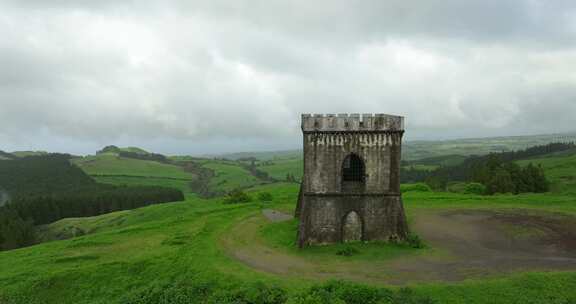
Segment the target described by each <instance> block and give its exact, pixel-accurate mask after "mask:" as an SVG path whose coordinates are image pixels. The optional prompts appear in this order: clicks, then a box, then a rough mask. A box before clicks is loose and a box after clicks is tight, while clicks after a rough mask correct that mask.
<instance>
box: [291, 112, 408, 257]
mask: <svg viewBox="0 0 576 304" xmlns="http://www.w3.org/2000/svg"><path fill="white" fill-rule="evenodd" d="M302 132H303V138H304V176H303V179H302V184H301V188H300V193H299V198H298V205H297V208H296V216H297V217H298V218H299V219H300V224H299V228H298V244H299V246H300V247H304V246H307V245H315V244H330V243H336V242H349V241H387V240H390V239H403V238H405V237H406V235H407V232H408V229H407V224H406V218H405V214H404V208H403V205H402V197H401V194H400V178H399V173H400V155H401V147H402V136H403V134H404V118H403V117H400V116H393V115H387V114H375V115H373V114H362V115H360V114H338V115H335V114H328V115H322V114H314V115H311V114H303V115H302Z"/></svg>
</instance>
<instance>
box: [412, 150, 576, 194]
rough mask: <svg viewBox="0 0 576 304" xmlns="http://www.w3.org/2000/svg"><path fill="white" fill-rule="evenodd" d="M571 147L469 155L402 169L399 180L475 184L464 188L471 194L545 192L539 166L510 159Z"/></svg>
mask: <svg viewBox="0 0 576 304" xmlns="http://www.w3.org/2000/svg"><path fill="white" fill-rule="evenodd" d="M571 150H574V151H576V145H574V144H565V143H551V144H548V145H541V146H535V147H531V148H527V149H524V150H520V151H513V152H502V153H492V154H489V155H484V156H470V157H468V158H466V159H465V160H464V161H462V162H461V163H459V164H457V165H453V166H442V167H440V168H438V169H435V170H431V171H426V170H417V169H414V168H413V167H411V168H409V169H402V170H401V181H402V182H403V183H408V182H410V183H416V182H425V183H426V184H428V185H429V186H430V188H432V189H433V190H435V191H446V190H450V189H449V188H451V185H452V184H453V183H454V182H461V183H464V184H470V183H476V184H474V185H470V186H469V189H468V190H465V191H464V192H468V193H474V194H480V193H482V194H494V193H515V194H518V193H524V192H537V193H539V192H546V191H548V189H549V183H548V181H547V180H546V177H545V175H544V172H543V169H542V168H541V167H539V166H534V165H532V164H530V165H528V166H526V167H524V168H522V167H520V166H518V165H517V164H515V163H514V161H517V160H520V159H526V158H531V157H538V156H542V155H546V154H550V153H557V152H564V151H571ZM464 184H463V185H464ZM479 184H480V185H479ZM458 192H462V191H458Z"/></svg>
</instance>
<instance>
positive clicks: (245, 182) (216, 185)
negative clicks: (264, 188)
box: [199, 160, 264, 194]
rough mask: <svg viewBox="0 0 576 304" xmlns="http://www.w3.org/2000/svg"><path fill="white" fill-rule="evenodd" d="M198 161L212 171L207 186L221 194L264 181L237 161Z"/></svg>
mask: <svg viewBox="0 0 576 304" xmlns="http://www.w3.org/2000/svg"><path fill="white" fill-rule="evenodd" d="M199 163H200V164H201V165H202V166H203V167H205V168H208V169H210V170H212V171H213V172H214V176H213V177H212V178H211V179H210V181H209V183H208V187H209V188H210V190H211V191H213V192H216V193H221V194H223V193H226V192H228V191H231V190H234V189H238V188H247V187H251V186H255V185H258V184H262V183H264V182H263V181H261V180H259V179H258V178H257V177H255V176H253V175H252V174H250V172H249V171H248V170H246V169H245V168H243V167H241V166H240V165H239V164H238V163H237V162H231V161H222V160H202V161H199Z"/></svg>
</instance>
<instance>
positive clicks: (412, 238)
mask: <svg viewBox="0 0 576 304" xmlns="http://www.w3.org/2000/svg"><path fill="white" fill-rule="evenodd" d="M406 244H408V245H409V246H410V247H412V248H424V247H426V245H425V244H424V241H422V239H421V238H420V237H419V236H418V235H417V234H415V233H408V236H407V237H406Z"/></svg>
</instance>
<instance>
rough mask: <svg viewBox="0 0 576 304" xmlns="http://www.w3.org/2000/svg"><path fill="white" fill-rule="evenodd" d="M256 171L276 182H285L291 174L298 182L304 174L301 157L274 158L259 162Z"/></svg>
mask: <svg viewBox="0 0 576 304" xmlns="http://www.w3.org/2000/svg"><path fill="white" fill-rule="evenodd" d="M258 169H259V170H262V171H264V172H266V173H268V174H269V175H270V176H272V177H273V178H275V179H278V180H285V179H286V175H287V174H291V175H293V176H294V177H295V178H296V179H297V180H300V179H302V175H303V174H304V163H303V160H302V157H301V156H299V157H286V158H275V159H272V160H267V161H263V162H260V163H259V165H258Z"/></svg>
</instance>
